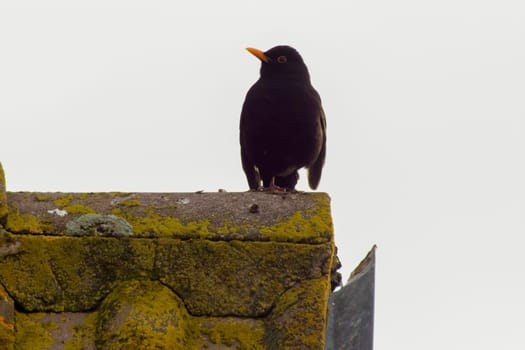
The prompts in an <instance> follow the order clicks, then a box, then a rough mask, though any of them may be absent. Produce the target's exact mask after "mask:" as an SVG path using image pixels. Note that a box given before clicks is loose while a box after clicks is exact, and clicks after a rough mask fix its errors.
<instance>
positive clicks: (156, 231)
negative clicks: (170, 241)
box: [112, 208, 212, 238]
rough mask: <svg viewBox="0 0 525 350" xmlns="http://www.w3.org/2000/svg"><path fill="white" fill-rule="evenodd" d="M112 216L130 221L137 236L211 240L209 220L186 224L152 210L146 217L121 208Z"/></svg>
mask: <svg viewBox="0 0 525 350" xmlns="http://www.w3.org/2000/svg"><path fill="white" fill-rule="evenodd" d="M112 214H113V215H115V216H119V217H122V218H124V219H125V220H126V221H128V222H129V223H130V224H131V226H133V234H134V235H135V236H146V237H149V236H153V237H162V236H164V237H166V236H167V237H171V236H175V235H176V236H178V237H180V236H182V237H187V238H190V237H195V238H197V237H200V238H209V237H211V236H212V234H211V233H210V232H209V230H208V227H209V220H200V221H192V222H188V223H186V224H184V223H182V222H181V221H180V220H179V219H178V218H175V217H172V216H164V215H159V214H157V213H156V212H155V211H154V210H153V209H152V208H150V209H148V210H146V213H145V215H144V216H136V215H132V214H130V213H129V212H127V211H124V210H122V209H121V208H114V209H113V210H112Z"/></svg>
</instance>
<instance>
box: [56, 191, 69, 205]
mask: <svg viewBox="0 0 525 350" xmlns="http://www.w3.org/2000/svg"><path fill="white" fill-rule="evenodd" d="M72 200H73V195H72V194H67V195H65V196H62V197H60V198H57V199H55V205H56V206H57V207H65V206H67V205H69V203H71V201H72Z"/></svg>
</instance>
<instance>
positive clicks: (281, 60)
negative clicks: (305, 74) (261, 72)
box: [277, 56, 288, 63]
mask: <svg viewBox="0 0 525 350" xmlns="http://www.w3.org/2000/svg"><path fill="white" fill-rule="evenodd" d="M286 61H288V59H287V58H286V56H279V57H277V62H279V63H286Z"/></svg>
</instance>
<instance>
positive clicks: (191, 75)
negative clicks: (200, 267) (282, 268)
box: [0, 0, 525, 350]
mask: <svg viewBox="0 0 525 350" xmlns="http://www.w3.org/2000/svg"><path fill="white" fill-rule="evenodd" d="M10 4H11V5H10ZM278 44H289V45H292V46H294V47H296V48H297V49H298V50H299V52H300V53H301V54H302V55H303V58H304V60H305V62H306V63H307V65H308V67H309V69H310V74H311V76H312V82H313V84H314V86H315V87H316V88H317V90H318V91H319V93H320V94H321V96H322V99H323V104H324V108H325V111H326V114H327V124H328V148H327V152H328V153H327V161H326V166H325V171H324V173H323V177H322V179H321V185H320V187H319V190H320V191H324V192H328V193H329V194H330V195H331V197H332V211H333V218H334V223H335V230H336V243H337V245H338V247H339V255H340V257H341V259H342V262H343V264H344V267H343V269H342V272H343V275H344V279H345V280H346V279H347V278H348V275H349V273H350V271H351V270H352V269H353V267H355V265H356V264H357V263H358V262H359V261H360V260H361V258H363V257H364V256H365V254H366V253H367V251H368V250H369V249H370V248H371V246H372V245H373V244H377V245H378V251H377V259H378V260H377V285H376V287H377V295H376V296H377V298H376V328H375V331H376V337H375V342H376V349H385V350H387V349H404V350H421V349H425V350H433V349H436V350H437V349H439V350H442V349H448V350H451V349H491V350H493V349H523V348H524V346H525V345H524V344H525V341H524V336H523V326H524V324H525V321H524V318H525V316H524V315H525V301H524V296H525V277H524V276H525V273H524V270H525V256H524V253H523V244H524V238H523V237H524V234H525V215H524V214H525V162H524V156H523V154H524V151H525V103H524V101H525V66H524V62H525V4H524V3H523V1H506V0H502V1H501V0H500V1H473V0H471V1H466V0H454V1H451V0H441V1H415V0H412V1H409V0H399V1H385V0H378V1H356V0H353V1H316V2H312V1H274V0H266V1H260V2H254V1H240V0H238V1H194V2H189V1H186V2H174V1H111V0H104V1H99V0H91V1H83V2H80V1H76V2H73V1H56V0H47V1H1V2H0V161H1V162H3V165H4V169H5V172H6V175H7V188H8V190H10V191H22V190H24V191H64V192H65V191H79V192H80V191H137V192H144V191H162V192H193V191H197V190H205V191H216V190H217V189H219V188H223V189H226V190H228V191H244V190H246V189H247V188H248V186H247V183H246V180H245V177H244V174H243V172H242V169H241V164H240V155H239V144H238V123H239V114H240V109H241V105H242V102H243V99H244V95H245V93H246V91H247V90H248V88H249V87H250V86H251V84H253V82H255V80H256V79H257V77H258V74H259V61H258V60H257V59H256V58H255V57H253V56H252V55H250V54H249V53H248V52H246V51H245V50H244V48H245V47H248V46H252V47H257V48H260V49H262V50H267V49H269V48H271V47H273V46H275V45H278ZM304 178H305V174H304V173H302V180H301V181H300V183H299V186H298V187H299V188H300V189H303V190H306V189H307V184H306V182H305V181H304Z"/></svg>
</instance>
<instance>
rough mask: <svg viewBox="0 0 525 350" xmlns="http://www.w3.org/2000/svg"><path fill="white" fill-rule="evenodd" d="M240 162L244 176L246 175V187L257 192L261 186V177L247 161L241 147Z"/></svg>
mask: <svg viewBox="0 0 525 350" xmlns="http://www.w3.org/2000/svg"><path fill="white" fill-rule="evenodd" d="M241 161H242V168H243V170H244V174H246V180H248V186H250V190H257V189H259V186H260V185H261V176H260V175H259V172H258V171H257V170H256V169H255V166H254V165H253V164H252V162H250V161H249V160H248V157H247V156H246V153H245V150H244V149H243V147H242V145H241Z"/></svg>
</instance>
